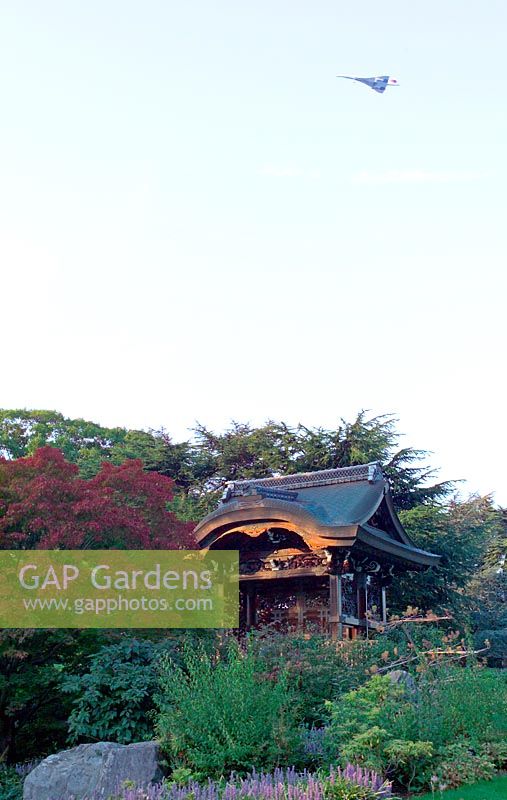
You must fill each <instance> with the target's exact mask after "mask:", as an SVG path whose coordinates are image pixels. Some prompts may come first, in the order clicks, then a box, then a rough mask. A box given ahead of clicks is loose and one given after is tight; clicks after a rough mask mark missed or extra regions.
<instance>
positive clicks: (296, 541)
mask: <svg viewBox="0 0 507 800" xmlns="http://www.w3.org/2000/svg"><path fill="white" fill-rule="evenodd" d="M195 533H196V536H197V539H198V542H199V545H200V547H202V548H209V549H216V550H229V549H230V550H238V551H239V554H240V625H241V627H242V628H243V629H246V630H248V629H250V628H253V627H258V626H263V625H269V626H271V627H273V628H276V629H278V630H281V631H290V630H297V631H306V632H312V631H313V632H318V633H325V634H329V635H330V636H332V637H333V638H354V637H355V636H356V635H357V634H358V632H361V631H363V632H364V631H368V630H369V629H370V628H371V629H373V628H376V627H378V626H379V625H381V624H382V623H383V622H385V621H386V615H387V597H386V593H387V589H388V587H389V585H390V584H391V583H392V581H393V580H395V579H396V576H397V575H399V574H400V573H401V572H406V571H411V570H413V571H417V570H421V569H425V568H428V567H431V566H436V565H437V564H438V562H439V556H437V555H435V554H434V553H428V552H426V551H424V550H420V549H419V548H417V547H416V546H415V545H414V543H413V542H412V541H411V540H410V538H409V536H408V534H407V533H406V531H405V530H404V529H403V526H402V524H401V522H400V520H399V519H398V517H397V516H396V512H395V510H394V507H393V502H392V497H391V493H390V490H389V484H388V480H387V478H386V476H385V475H384V473H383V472H382V469H381V467H380V465H379V464H378V463H375V462H374V463H371V464H364V465H359V466H353V467H343V468H340V469H329V470H321V471H319V472H308V473H299V474H295V475H285V476H281V477H273V478H261V479H257V480H242V481H235V482H233V483H229V484H228V485H227V487H226V489H225V491H224V493H223V496H222V500H221V503H220V505H219V506H218V508H217V509H216V510H215V511H213V512H212V513H211V514H208V516H207V517H205V518H204V519H203V520H202V521H201V522H200V523H199V525H198V526H197V528H196V530H195Z"/></svg>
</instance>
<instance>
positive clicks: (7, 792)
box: [0, 764, 23, 800]
mask: <svg viewBox="0 0 507 800" xmlns="http://www.w3.org/2000/svg"><path fill="white" fill-rule="evenodd" d="M22 798H23V782H22V780H21V778H20V777H19V775H18V774H17V772H16V771H15V770H14V768H13V767H6V766H4V765H2V764H0V800H22Z"/></svg>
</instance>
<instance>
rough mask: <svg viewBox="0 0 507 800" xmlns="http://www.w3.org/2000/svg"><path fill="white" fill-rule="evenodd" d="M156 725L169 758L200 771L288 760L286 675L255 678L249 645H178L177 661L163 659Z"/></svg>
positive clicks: (293, 708) (293, 749) (293, 740)
mask: <svg viewBox="0 0 507 800" xmlns="http://www.w3.org/2000/svg"><path fill="white" fill-rule="evenodd" d="M162 664H163V666H162V670H161V676H160V687H161V690H160V693H159V696H158V698H157V702H158V705H159V709H160V713H159V717H158V722H157V731H158V734H159V737H160V739H161V741H162V747H163V749H164V750H165V752H166V754H167V756H168V757H169V761H170V762H171V764H172V765H173V766H176V767H177V766H184V767H187V768H189V769H191V770H192V772H193V773H194V774H198V775H199V774H200V775H202V776H218V777H219V776H220V775H226V774H228V773H230V772H231V771H237V772H239V773H244V772H245V771H247V770H248V769H250V768H251V767H252V766H254V765H255V767H256V768H258V769H271V768H273V767H275V766H278V765H287V764H293V763H295V761H296V760H297V759H298V756H299V750H300V746H301V733H300V730H299V719H300V716H299V710H298V708H297V703H296V697H295V696H294V693H293V692H292V691H291V690H290V688H289V685H288V680H287V675H286V674H285V673H283V672H280V673H279V674H278V675H277V676H276V677H274V678H273V679H272V680H259V677H258V675H257V672H256V660H255V657H254V654H253V652H252V650H251V649H247V650H246V652H243V651H242V650H241V649H240V648H239V646H238V645H237V644H235V643H234V642H232V641H231V642H230V643H229V645H228V646H227V648H226V651H225V653H222V654H218V653H217V654H215V655H211V656H210V654H208V653H206V652H205V651H204V649H203V648H202V647H196V648H190V647H186V648H184V652H183V664H182V666H179V665H178V664H176V663H174V661H172V660H171V659H169V658H166V659H165V660H163V662H162Z"/></svg>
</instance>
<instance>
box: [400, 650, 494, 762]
mask: <svg viewBox="0 0 507 800" xmlns="http://www.w3.org/2000/svg"><path fill="white" fill-rule="evenodd" d="M410 726H411V729H412V731H413V734H414V735H417V737H418V738H420V739H429V740H430V741H432V742H433V744H434V745H435V747H442V746H446V745H448V744H451V743H453V742H454V741H455V740H456V739H459V738H460V737H464V738H466V739H468V740H470V741H472V742H500V741H503V740H505V732H506V731H507V673H502V672H497V671H495V670H491V669H483V668H480V667H477V666H471V667H466V668H463V667H456V666H454V667H449V666H445V665H442V666H440V667H439V668H438V669H435V670H433V671H428V672H427V673H426V674H425V675H424V677H422V678H421V680H420V683H419V699H418V703H417V708H416V710H415V713H414V714H413V717H412V720H411V721H410Z"/></svg>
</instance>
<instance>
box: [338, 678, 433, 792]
mask: <svg viewBox="0 0 507 800" xmlns="http://www.w3.org/2000/svg"><path fill="white" fill-rule="evenodd" d="M411 708H412V704H411V703H410V702H409V701H408V700H407V698H406V695H405V692H404V690H403V688H402V687H400V686H396V685H394V684H393V683H392V682H391V680H390V679H389V677H387V676H380V675H375V676H374V677H372V678H370V680H368V681H367V682H366V683H365V684H364V685H363V686H360V687H359V688H358V689H355V690H352V691H351V692H347V693H346V694H344V695H343V696H342V697H340V699H339V700H338V701H335V702H328V703H327V709H328V712H329V725H328V727H327V729H326V737H325V748H326V750H327V754H328V757H329V758H330V760H331V761H332V760H333V759H336V758H338V759H340V761H341V762H342V763H345V762H351V763H359V764H361V765H363V766H365V767H367V768H368V769H374V770H376V771H378V772H387V771H388V770H389V769H391V770H393V769H394V770H395V773H394V774H395V775H396V779H397V780H398V781H399V782H400V783H403V784H404V785H408V786H409V785H410V784H411V782H412V781H413V778H414V775H415V768H416V766H417V765H418V764H419V763H420V761H421V759H423V758H426V759H427V758H428V757H429V756H430V755H431V750H432V747H431V743H429V742H426V741H424V742H422V741H411V740H408V739H407V740H404V741H401V740H400V739H399V738H396V737H397V736H398V737H399V733H400V731H401V730H402V729H403V724H402V723H403V717H404V715H405V714H406V713H407V711H408V710H409V709H411Z"/></svg>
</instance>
